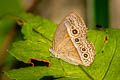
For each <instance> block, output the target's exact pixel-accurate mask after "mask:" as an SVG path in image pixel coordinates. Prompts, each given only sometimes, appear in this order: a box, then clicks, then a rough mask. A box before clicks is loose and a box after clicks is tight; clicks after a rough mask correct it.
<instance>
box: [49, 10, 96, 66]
mask: <svg viewBox="0 0 120 80" xmlns="http://www.w3.org/2000/svg"><path fill="white" fill-rule="evenodd" d="M86 36H87V28H86V26H85V24H84V21H83V20H82V18H81V17H80V16H79V15H78V14H77V13H75V12H73V13H71V14H69V15H68V16H66V17H65V18H64V19H63V21H62V22H61V23H60V24H59V26H58V28H57V30H56V33H55V36H54V40H53V48H52V49H51V50H50V51H51V52H52V53H53V54H54V55H55V56H56V57H58V58H61V59H63V60H64V61H66V62H69V63H71V64H75V65H79V64H82V65H85V66H89V65H90V64H91V63H92V62H93V60H94V56H95V48H94V45H93V44H92V43H90V42H89V41H88V40H87V39H86Z"/></svg>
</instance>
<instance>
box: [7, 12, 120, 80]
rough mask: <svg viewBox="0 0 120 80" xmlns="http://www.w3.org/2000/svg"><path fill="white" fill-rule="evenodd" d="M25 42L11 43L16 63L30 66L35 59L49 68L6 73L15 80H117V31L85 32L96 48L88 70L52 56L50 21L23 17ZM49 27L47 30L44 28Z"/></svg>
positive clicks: (119, 63)
mask: <svg viewBox="0 0 120 80" xmlns="http://www.w3.org/2000/svg"><path fill="white" fill-rule="evenodd" d="M19 19H21V20H22V22H23V24H22V33H23V34H24V39H25V40H21V41H17V42H15V43H14V44H13V46H12V49H11V50H10V51H9V52H10V54H11V55H13V56H14V57H16V59H18V60H19V61H23V62H24V63H29V61H30V60H31V59H32V58H34V59H40V60H43V61H48V63H49V64H50V66H49V67H41V66H35V67H25V68H19V69H13V70H10V71H8V72H5V74H7V75H8V76H9V77H10V78H11V79H17V80H53V79H58V80H120V77H119V76H120V69H119V66H120V54H119V53H120V44H119V42H120V33H119V31H120V30H119V29H106V30H94V29H90V30H89V31H88V40H89V41H91V42H92V43H93V44H94V45H95V48H96V56H95V60H94V62H93V64H92V65H91V66H89V67H85V66H81V65H80V66H75V65H71V64H69V63H67V62H64V61H62V60H60V59H57V58H55V57H51V56H52V54H51V53H50V52H49V48H50V47H51V46H52V41H51V40H52V39H53V36H54V33H55V30H56V25H55V24H53V23H52V22H51V21H49V20H46V19H43V18H41V17H38V16H33V15H31V14H29V15H25V14H23V15H22V16H21V18H19ZM48 27H49V29H47V28H48Z"/></svg>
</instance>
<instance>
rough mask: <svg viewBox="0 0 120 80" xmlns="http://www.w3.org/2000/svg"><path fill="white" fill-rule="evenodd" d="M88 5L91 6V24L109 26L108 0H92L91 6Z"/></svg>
mask: <svg viewBox="0 0 120 80" xmlns="http://www.w3.org/2000/svg"><path fill="white" fill-rule="evenodd" d="M90 7H91V8H93V14H92V15H93V18H94V19H93V21H94V22H93V23H94V25H93V26H94V27H96V25H99V26H102V27H103V28H108V27H110V16H109V14H110V12H109V0H92V6H90Z"/></svg>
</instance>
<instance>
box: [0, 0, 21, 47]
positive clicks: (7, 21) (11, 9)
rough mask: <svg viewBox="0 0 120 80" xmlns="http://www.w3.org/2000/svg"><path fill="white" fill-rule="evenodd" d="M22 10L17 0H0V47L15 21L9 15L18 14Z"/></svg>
mask: <svg viewBox="0 0 120 80" xmlns="http://www.w3.org/2000/svg"><path fill="white" fill-rule="evenodd" d="M22 11H23V8H22V7H21V5H20V2H19V0H0V48H1V47H2V44H3V41H4V39H5V37H6V35H7V34H8V32H9V31H10V29H11V28H12V27H14V23H15V22H14V20H13V18H12V17H10V16H14V15H18V14H19V12H22Z"/></svg>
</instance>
